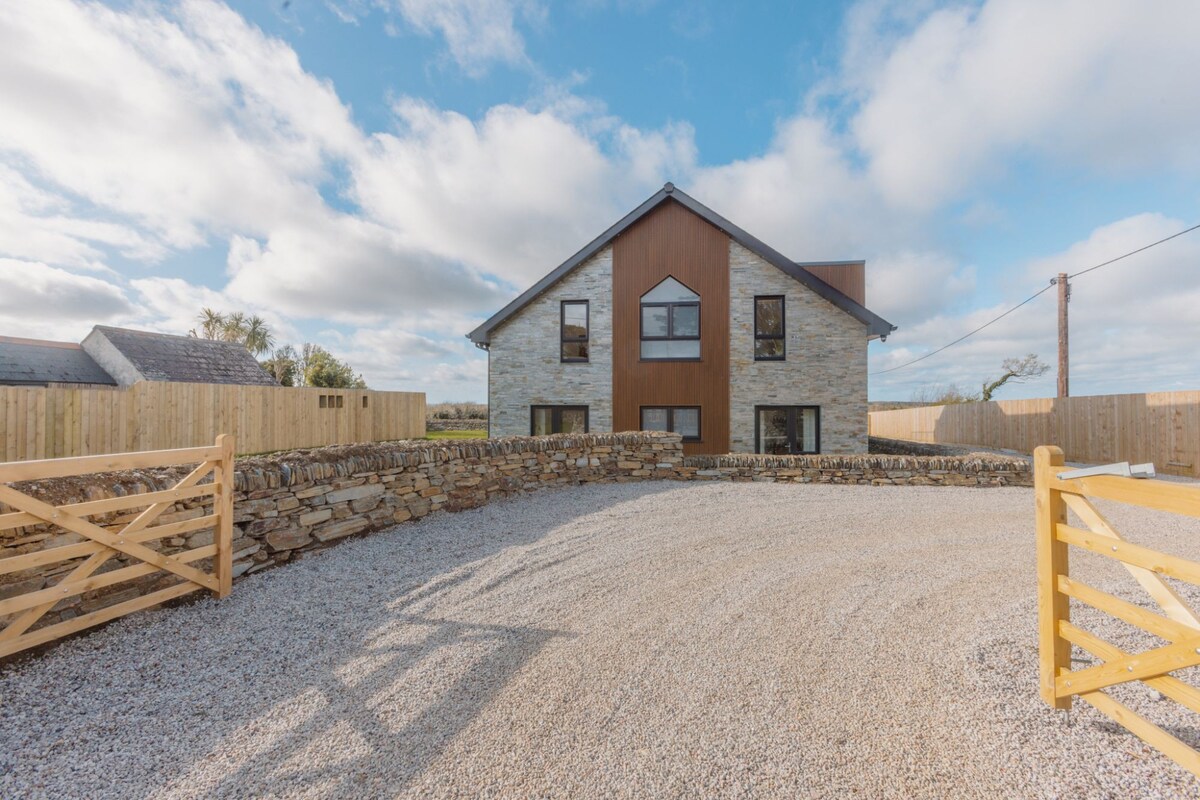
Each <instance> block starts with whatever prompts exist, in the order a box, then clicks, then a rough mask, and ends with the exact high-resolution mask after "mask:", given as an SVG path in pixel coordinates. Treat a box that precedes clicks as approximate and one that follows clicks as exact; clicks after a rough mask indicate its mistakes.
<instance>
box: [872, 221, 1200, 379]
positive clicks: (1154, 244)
mask: <svg viewBox="0 0 1200 800" xmlns="http://www.w3.org/2000/svg"><path fill="white" fill-rule="evenodd" d="M1197 229H1200V224H1198V225H1193V226H1192V227H1190V228H1185V229H1184V230H1181V231H1179V232H1178V233H1173V234H1171V235H1170V236H1168V237H1166V238H1165V239H1159V240H1158V241H1157V242H1151V243H1150V244H1148V245H1145V246H1144V247H1139V248H1138V249H1136V250H1130V251H1129V252H1128V253H1125V254H1124V255H1119V256H1117V257H1116V258H1110V259H1109V260H1108V261H1105V262H1103V263H1100V264H1096V265H1095V266H1092V267H1088V268H1087V269H1081V270H1080V271H1079V272H1074V273H1071V274H1070V275H1068V276H1067V277H1068V278H1074V277H1077V276H1079V275H1086V274H1087V273H1089V272H1091V271H1092V270H1097V269H1100V268H1101V267H1107V266H1108V265H1109V264H1115V263H1116V262H1118V261H1120V260H1121V259H1123V258H1129V257H1130V256H1133V255H1137V254H1138V253H1141V252H1143V251H1145V250H1149V249H1150V248H1151V247H1157V246H1158V245H1160V244H1162V243H1163V242H1169V241H1171V240H1172V239H1175V238H1178V237H1180V236H1183V235H1184V234H1185V233H1191V232H1192V231H1194V230H1197ZM1053 286H1054V281H1051V282H1050V284H1049V285H1047V286H1045V287H1044V288H1042V289H1041V290H1040V291H1038V292H1034V293H1033V294H1031V295H1030V296H1029V297H1026V298H1025V299H1024V300H1022V301H1021V302H1019V303H1017V304H1016V305H1015V306H1013V307H1012V308H1010V309H1009V310H1008V311H1005V312H1004V313H1003V314H1001V315H1000V316H998V317H996V318H995V319H992V320H989V321H988V322H985V323H984V324H982V325H980V326H979V327H978V328H976V329H975V330H973V331H971V332H970V333H967V334H964V335H962V336H960V337H958V338H957V339H955V340H954V341H953V342H950V343H949V344H945V345H942V346H941V347H939V348H938V349H937V350H934V351H933V352H931V353H926V354H925V355H923V356H920V357H919V358H914V359H913V360H912V361H906V362H905V363H903V364H901V365H900V366H898V367H889V368H888V369H881V370H878V371H877V372H872V373H869V374H870V375H886V374H887V373H889V372H895V371H896V370H898V369H904V368H905V367H911V366H912V365H913V364H916V363H917V362H919V361H924V360H925V359H927V358H931V357H933V356H936V355H937V354H938V353H940V352H942V351H943V350H946V349H948V348H951V347H953V346H954V345H956V344H958V343H959V342H961V341H963V340H965V339H969V338H971V337H972V336H974V335H975V334H977V333H979V332H980V331H981V330H983V329H984V328H987V327H989V326H991V325H994V324H995V323H997V322H999V321H1000V320H1002V319H1004V318H1005V317H1007V316H1008V315H1009V314H1011V313H1013V312H1014V311H1016V310H1017V309H1018V308H1020V307H1021V306H1023V305H1025V304H1026V303H1028V302H1030V301H1031V300H1034V299H1036V298H1038V297H1041V296H1042V295H1043V294H1045V293H1046V292H1048V291H1050V289H1051V287H1053Z"/></svg>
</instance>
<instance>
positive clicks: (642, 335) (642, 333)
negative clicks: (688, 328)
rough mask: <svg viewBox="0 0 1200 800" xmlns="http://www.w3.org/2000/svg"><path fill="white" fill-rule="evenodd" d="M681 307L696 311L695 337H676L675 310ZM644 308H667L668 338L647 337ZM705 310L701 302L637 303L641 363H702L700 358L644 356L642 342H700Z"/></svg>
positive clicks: (638, 351)
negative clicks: (656, 357)
mask: <svg viewBox="0 0 1200 800" xmlns="http://www.w3.org/2000/svg"><path fill="white" fill-rule="evenodd" d="M680 307H688V308H695V309H696V335H695V336H676V335H674V309H676V308H680ZM644 308H666V309H667V335H666V336H647V335H646V314H643V313H642V309H644ZM703 320H704V309H703V308H701V302H700V301H698V300H689V301H685V302H640V303H637V335H638V343H637V355H638V359H640V360H641V361H700V360H701V359H700V356H698V355H697V356H696V357H691V356H688V357H679V356H670V357H662V359H655V357H653V356H644V355H642V342H698V341H700V338H701V336H700V335H701V332H702V331H703V327H702V325H703Z"/></svg>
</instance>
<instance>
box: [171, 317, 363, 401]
mask: <svg viewBox="0 0 1200 800" xmlns="http://www.w3.org/2000/svg"><path fill="white" fill-rule="evenodd" d="M197 322H198V323H199V324H198V325H197V326H196V327H195V328H192V329H191V330H190V331H188V335H189V336H196V337H199V338H201V339H215V340H217V341H222V342H237V343H238V344H240V345H242V346H244V347H245V348H246V349H247V350H249V351H250V353H251V355H253V356H254V357H255V358H257V359H259V362H258V363H259V364H261V365H262V368H263V369H265V370H266V371H267V372H269V373H271V375H272V376H274V378H275V380H277V381H279V385H280V386H319V387H323V388H329V389H366V388H367V383H366V381H364V380H363V377H362V375H361V374H359V373H356V372H355V371H354V368H353V367H351V366H350V365H349V364H347V363H346V362H344V361H342V360H340V359H338V358H337V357H335V356H334V355H333V354H332V353H330V352H329V351H328V350H326V349H325V348H324V347H321V345H319V344H313V343H312V342H305V343H304V344H302V345H301V346H300V348H299V349H298V350H297V349H296V347H294V346H293V345H290V344H284V345H281V346H279V347H276V341H275V334H274V333H272V332H271V328H270V326H269V325H267V322H266V320H264V319H263V318H262V317H260V316H258V315H257V314H254V315H247V314H245V313H243V312H241V311H233V312H229V313H225V312H221V311H214V310H213V309H211V308H202V309H201V310H200V315H199V317H197ZM264 355H265V356H267V357H266V358H263V356H264Z"/></svg>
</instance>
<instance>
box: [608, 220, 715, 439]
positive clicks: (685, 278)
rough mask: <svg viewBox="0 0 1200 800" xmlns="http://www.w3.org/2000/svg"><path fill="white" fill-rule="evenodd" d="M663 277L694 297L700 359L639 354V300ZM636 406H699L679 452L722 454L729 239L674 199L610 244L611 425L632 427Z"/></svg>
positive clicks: (635, 421)
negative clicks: (696, 430)
mask: <svg viewBox="0 0 1200 800" xmlns="http://www.w3.org/2000/svg"><path fill="white" fill-rule="evenodd" d="M668 277H673V278H675V279H676V280H677V281H679V282H680V283H683V284H684V285H686V286H687V287H688V288H690V289H691V290H692V291H694V292H696V293H697V294H699V295H700V304H701V315H700V316H701V327H700V360H699V361H643V360H642V358H641V337H640V316H641V310H640V301H641V297H642V295H644V294H645V293H646V292H648V291H650V290H651V289H652V288H654V287H655V286H656V285H658V284H659V283H660V282H661V281H663V280H664V279H665V278H668ZM643 406H656V407H657V406H700V407H701V408H702V409H703V411H702V414H701V430H700V441H699V442H695V443H686V444H685V445H684V452H685V453H688V454H692V453H727V452H729V237H728V236H727V235H726V234H725V233H724V232H722V231H721V230H719V229H718V228H715V227H713V226H712V225H711V224H710V223H708V222H707V221H705V220H704V219H702V218H701V217H699V216H698V215H696V214H694V213H693V212H691V211H689V210H688V209H686V208H684V207H683V206H682V205H680V204H679V203H677V202H674V201H670V202H666V203H663V204H662V205H660V206H659V207H658V208H656V209H655V210H654V211H652V212H651V213H649V214H647V215H646V216H645V217H644V218H643V219H641V220H639V221H638V222H637V223H635V224H634V225H633V226H632V227H630V228H629V229H628V230H626V231H624V232H623V233H622V234H621V235H620V236H618V237H617V239H616V240H615V241H614V242H613V430H615V431H631V430H638V428H639V427H640V425H641V418H640V416H641V415H640V409H641V408H642V407H643Z"/></svg>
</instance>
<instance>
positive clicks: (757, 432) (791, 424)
mask: <svg viewBox="0 0 1200 800" xmlns="http://www.w3.org/2000/svg"><path fill="white" fill-rule="evenodd" d="M810 408H811V409H813V410H814V411H816V412H817V426H816V427H817V435H816V436H815V437H813V438H814V439H815V440H816V441H815V442H814V445H815V447H816V449H815V450H796V451H794V452H791V453H789V454H788V455H793V456H817V455H820V454H821V407H820V406H812V405H806V406H781V405H769V406H755V407H754V452H755V453H757V454H759V455H761V454H762V412H764V411H788V412H789V413H788V421H787V436H788V447H789V448H790V447H792V446H793V445H794V444H795V443H797V442H798V441H799V439H797V437H796V425H797V422H798V419H799V416H800V415H799V414H797V413H795V412H798V411H804V410H806V409H810Z"/></svg>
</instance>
